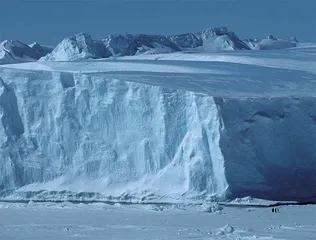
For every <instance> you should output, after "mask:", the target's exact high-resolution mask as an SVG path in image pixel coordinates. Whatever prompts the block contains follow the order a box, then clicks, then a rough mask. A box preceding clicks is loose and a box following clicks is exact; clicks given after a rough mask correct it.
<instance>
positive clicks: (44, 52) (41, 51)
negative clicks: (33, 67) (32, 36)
mask: <svg viewBox="0 0 316 240" xmlns="http://www.w3.org/2000/svg"><path fill="white" fill-rule="evenodd" d="M29 47H30V48H32V49H33V50H34V51H36V52H38V53H39V55H40V56H41V57H44V56H46V55H47V54H49V53H51V52H52V51H53V50H54V48H55V47H51V46H44V45H40V44H38V43H37V42H34V43H31V44H29Z"/></svg>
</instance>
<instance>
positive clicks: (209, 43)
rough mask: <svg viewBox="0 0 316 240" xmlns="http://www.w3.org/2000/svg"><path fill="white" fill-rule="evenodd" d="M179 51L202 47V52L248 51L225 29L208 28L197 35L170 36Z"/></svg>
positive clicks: (245, 45)
mask: <svg viewBox="0 0 316 240" xmlns="http://www.w3.org/2000/svg"><path fill="white" fill-rule="evenodd" d="M169 39H170V40H171V41H172V42H174V43H175V44H176V45H177V46H179V47H180V48H181V49H191V48H197V47H202V49H204V50H206V51H207V50H249V49H250V48H249V46H248V45H247V44H245V43H244V42H243V41H242V40H240V39H239V38H238V37H237V36H236V34H235V33H234V32H231V31H229V30H228V29H227V28H226V27H221V28H208V29H206V30H204V31H201V32H198V33H186V34H180V35H174V36H170V37H169Z"/></svg>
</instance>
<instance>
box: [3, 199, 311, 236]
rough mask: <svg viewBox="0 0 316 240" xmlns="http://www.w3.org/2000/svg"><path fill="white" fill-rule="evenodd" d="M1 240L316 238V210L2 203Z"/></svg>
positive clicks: (297, 207) (302, 208)
mask: <svg viewBox="0 0 316 240" xmlns="http://www.w3.org/2000/svg"><path fill="white" fill-rule="evenodd" d="M0 239H1V240H11V239H15V240H20V239H21V240H22V239H23V240H27V239H31V240H37V239H45V240H48V239H54V240H55V239H59V240H63V239H89V240H97V239H122V240H123V239H124V240H127V239H144V240H145V239H146V240H147V239H148V240H149V239H150V240H152V239H234V240H235V239H293V240H308V239H311V240H315V239H316V206H315V205H306V206H283V207H281V208H280V212H279V213H272V211H271V208H269V207H267V208H254V207H224V208H223V209H222V211H220V212H215V213H210V212H203V211H201V207H197V206H195V207H186V208H185V209H181V208H179V207H175V206H169V207H166V206H165V207H160V206H154V205H147V206H145V205H143V206H140V205H130V206H121V205H112V206H111V205H107V204H100V203H98V204H97V203H96V204H90V205H83V204H77V205H74V204H70V203H60V204H56V203H51V204H49V203H45V204H44V203H29V204H16V203H15V204H12V203H0Z"/></svg>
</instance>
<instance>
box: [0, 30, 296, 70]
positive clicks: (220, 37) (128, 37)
mask: <svg viewBox="0 0 316 240" xmlns="http://www.w3.org/2000/svg"><path fill="white" fill-rule="evenodd" d="M297 45H298V41H297V40H296V38H290V39H278V38H276V37H274V36H272V35H270V36H268V37H266V38H262V39H245V40H241V39H240V38H239V37H238V36H237V35H236V34H235V33H234V32H232V31H229V30H228V29H227V28H226V27H220V28H208V29H206V30H204V31H200V32H197V33H186V34H180V35H172V36H164V35H148V34H113V35H109V36H107V37H105V38H103V39H101V40H94V39H92V37H91V36H90V35H89V34H87V33H79V34H76V35H74V36H71V37H66V38H65V39H63V40H62V41H61V42H60V43H59V44H58V45H57V46H55V47H49V46H42V45H40V44H38V43H32V44H30V45H27V44H24V43H22V42H20V41H17V40H5V41H3V42H2V43H0V64H8V63H19V62H28V61H38V60H39V61H79V60H84V59H102V58H109V57H120V56H133V55H139V54H158V53H172V52H179V51H188V50H194V51H201V52H208V51H227V50H271V49H284V48H292V47H296V46H297Z"/></svg>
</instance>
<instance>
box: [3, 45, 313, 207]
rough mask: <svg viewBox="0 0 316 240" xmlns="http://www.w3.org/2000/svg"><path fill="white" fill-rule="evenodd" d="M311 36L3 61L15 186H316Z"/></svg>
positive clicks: (209, 195)
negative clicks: (283, 44) (260, 46)
mask: <svg viewBox="0 0 316 240" xmlns="http://www.w3.org/2000/svg"><path fill="white" fill-rule="evenodd" d="M314 51H315V48H313V47H311V46H308V47H306V48H304V47H302V48H297V49H291V50H286V51H285V50H283V51H276V52H265V53H258V52H256V51H248V52H247V53H245V52H243V53H241V52H236V53H223V54H221V55H219V54H218V53H208V54H206V53H200V54H199V53H194V54H189V53H173V54H167V55H166V54H158V55H156V56H155V58H154V59H153V56H147V57H146V56H135V57H128V58H127V57H125V58H118V59H108V60H98V61H96V60H93V61H82V62H33V63H23V64H12V65H3V66H1V68H0V78H1V82H0V116H1V124H0V159H1V161H0V189H1V190H2V193H1V196H2V197H8V195H10V196H11V197H15V198H19V197H20V198H27V197H30V196H31V197H36V196H37V197H43V198H55V199H58V198H63V197H67V196H68V197H72V198H78V199H79V198H89V197H90V198H91V197H97V198H104V199H112V200H113V199H114V201H115V200H122V199H123V200H126V201H128V200H133V201H135V200H137V199H138V200H148V201H149V200H155V199H156V200H159V201H165V202H172V201H183V202H185V201H192V200H193V201H201V200H202V201H203V200H207V199H219V200H225V199H228V198H231V199H233V198H236V197H245V196H251V197H254V198H262V199H268V200H277V201H282V200H283V201H291V200H292V201H311V200H315V198H316V190H315V189H316V91H315V89H316V71H315V69H316V66H315V59H314V57H313V56H314V55H312V54H311V53H312V52H314Z"/></svg>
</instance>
